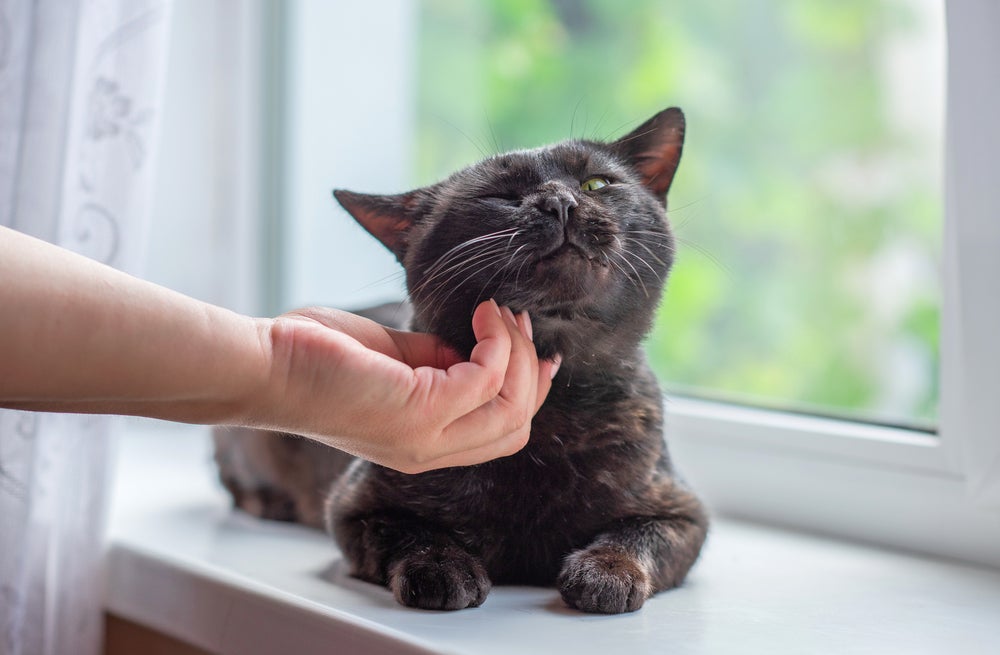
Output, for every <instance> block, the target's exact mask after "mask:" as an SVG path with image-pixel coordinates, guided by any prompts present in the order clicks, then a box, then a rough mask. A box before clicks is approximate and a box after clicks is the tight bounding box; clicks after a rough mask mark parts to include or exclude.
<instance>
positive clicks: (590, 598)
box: [556, 548, 653, 614]
mask: <svg viewBox="0 0 1000 655" xmlns="http://www.w3.org/2000/svg"><path fill="white" fill-rule="evenodd" d="M556 584H557V586H558V587H559V593H560V594H562V597H563V600H564V601H566V604H567V605H569V606H570V607H575V608H576V609H579V610H583V611H584V612H595V613H599V614H621V613H622V612H634V611H635V610H637V609H639V608H640V607H642V604H643V603H644V602H645V601H646V599H647V598H649V597H650V595H652V593H653V585H652V582H651V581H650V578H649V574H648V573H647V572H646V569H645V568H644V567H643V566H642V565H641V564H640V563H639V562H638V561H637V560H636V558H635V557H634V556H632V555H630V554H628V553H623V552H621V551H618V550H612V549H608V548H587V549H584V550H578V551H576V552H575V553H572V554H571V555H569V557H567V558H566V561H565V563H564V564H563V568H562V572H561V573H560V574H559V579H558V581H557V583H556Z"/></svg>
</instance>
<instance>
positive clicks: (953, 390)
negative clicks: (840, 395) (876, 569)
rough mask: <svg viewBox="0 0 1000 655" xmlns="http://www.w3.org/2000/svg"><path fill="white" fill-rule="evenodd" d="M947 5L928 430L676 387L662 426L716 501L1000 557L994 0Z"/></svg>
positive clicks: (782, 518)
mask: <svg viewBox="0 0 1000 655" xmlns="http://www.w3.org/2000/svg"><path fill="white" fill-rule="evenodd" d="M946 17H947V27H946V29H947V42H948V43H947V53H948V68H947V70H948V83H947V88H948V91H947V112H946V116H947V119H946V121H947V129H946V135H947V136H946V140H947V144H946V152H947V155H946V162H945V181H946V182H945V184H946V206H945V217H944V223H945V235H944V236H945V241H944V253H943V256H944V261H943V266H944V285H943V287H944V299H943V307H942V337H941V358H942V361H941V365H942V366H941V368H942V384H941V389H942V398H941V404H940V424H939V430H938V434H937V436H934V435H930V434H926V433H921V432H917V431H910V430H904V429H898V428H889V427H882V426H875V425H867V424H862V423H853V422H847V421H838V420H833V419H826V418H817V417H808V416H800V415H795V414H788V413H782V412H774V411H766V410H760V409H752V408H746V407H737V406H733V405H725V404H721V403H714V402H706V401H697V400H686V399H676V400H673V401H671V400H668V406H667V407H668V431H667V435H668V441H669V442H670V444H671V446H672V448H673V451H674V455H675V459H676V460H677V461H678V463H679V466H680V468H681V469H682V471H683V472H685V473H687V475H688V477H689V479H690V481H691V483H692V485H693V486H694V488H695V489H696V490H697V491H698V492H699V493H701V494H702V495H704V496H705V497H706V498H707V499H708V501H709V503H710V505H711V506H712V508H713V510H714V511H715V512H717V513H720V514H725V515H729V516H736V517H744V518H748V519H752V520H757V521H764V522H769V523H773V524H779V525H787V526H794V527H796V528H804V529H808V530H812V531H817V532H821V533H825V534H832V535H837V536H844V537H849V538H855V539H860V540H864V541H869V542H874V543H879V544H885V545H890V546H894V547H899V548H904V549H907V550H915V551H920V552H925V553H931V554H935V555H942V556H947V557H957V558H961V559H967V560H971V561H976V562H980V563H986V564H990V565H994V566H1000V511H998V507H997V505H998V504H1000V501H998V500H997V497H996V491H997V487H998V486H1000V480H998V479H997V477H998V470H997V469H1000V466H997V464H996V463H995V462H997V459H996V458H997V457H998V456H1000V449H998V448H996V447H992V446H991V445H990V444H991V443H992V442H993V441H994V440H996V441H1000V291H998V289H997V283H998V282H1000V216H998V215H997V213H998V208H1000V184H998V181H997V170H998V165H997V163H996V157H997V153H1000V121H998V118H997V117H998V116H1000V7H998V5H996V3H994V2H991V1H990V0H963V1H962V2H948V3H947V4H946ZM982 455H986V456H988V457H990V458H992V462H994V464H993V470H992V472H991V471H990V469H989V468H988V467H989V466H990V462H985V463H984V462H980V461H977V459H976V457H978V456H982ZM977 468H981V469H982V470H977ZM984 477H985V478H986V479H984ZM973 483H975V487H973ZM991 485H992V489H987V490H986V491H985V492H983V491H982V490H983V488H985V487H990V486H991Z"/></svg>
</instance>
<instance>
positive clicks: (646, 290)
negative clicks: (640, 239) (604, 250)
mask: <svg viewBox="0 0 1000 655" xmlns="http://www.w3.org/2000/svg"><path fill="white" fill-rule="evenodd" d="M616 238H617V237H616ZM612 254H614V255H616V256H617V257H618V259H619V260H620V261H622V262H624V263H626V264H628V267H629V268H631V269H632V272H633V273H635V280H636V282H638V283H639V286H641V287H642V292H643V293H644V294H645V295H646V297H647V298H649V289H647V288H646V283H645V282H643V280H642V276H641V275H639V270H638V269H637V268H636V267H635V266H633V265H632V262H630V261H629V260H628V259H626V258H625V256H624V255H623V254H622V253H621V252H617V251H612ZM654 272H655V271H654ZM622 274H624V275H625V276H626V277H628V273H626V272H625V271H624V270H622Z"/></svg>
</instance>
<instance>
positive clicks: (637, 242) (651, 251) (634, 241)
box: [629, 239, 667, 268]
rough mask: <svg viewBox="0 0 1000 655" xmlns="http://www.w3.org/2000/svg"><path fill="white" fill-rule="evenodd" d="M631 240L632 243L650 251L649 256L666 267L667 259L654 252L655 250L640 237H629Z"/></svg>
mask: <svg viewBox="0 0 1000 655" xmlns="http://www.w3.org/2000/svg"><path fill="white" fill-rule="evenodd" d="M629 241H630V242H631V243H634V244H635V245H637V246H639V247H641V248H642V249H643V250H645V251H646V252H647V253H649V256H650V257H652V258H653V259H655V260H656V262H657V263H658V264H659V265H660V266H663V267H664V268H666V266H667V263H666V262H665V261H663V260H662V259H660V258H659V257H657V256H656V253H654V252H653V250H652V249H651V248H650V247H649V246H647V245H646V244H645V243H643V242H642V240H640V239H629Z"/></svg>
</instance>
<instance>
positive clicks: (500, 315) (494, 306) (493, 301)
mask: <svg viewBox="0 0 1000 655" xmlns="http://www.w3.org/2000/svg"><path fill="white" fill-rule="evenodd" d="M490 302H491V303H493V309H495V310H497V316H499V317H500V318H503V314H502V313H501V312H500V305H498V304H497V301H496V300H494V299H493V298H490Z"/></svg>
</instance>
